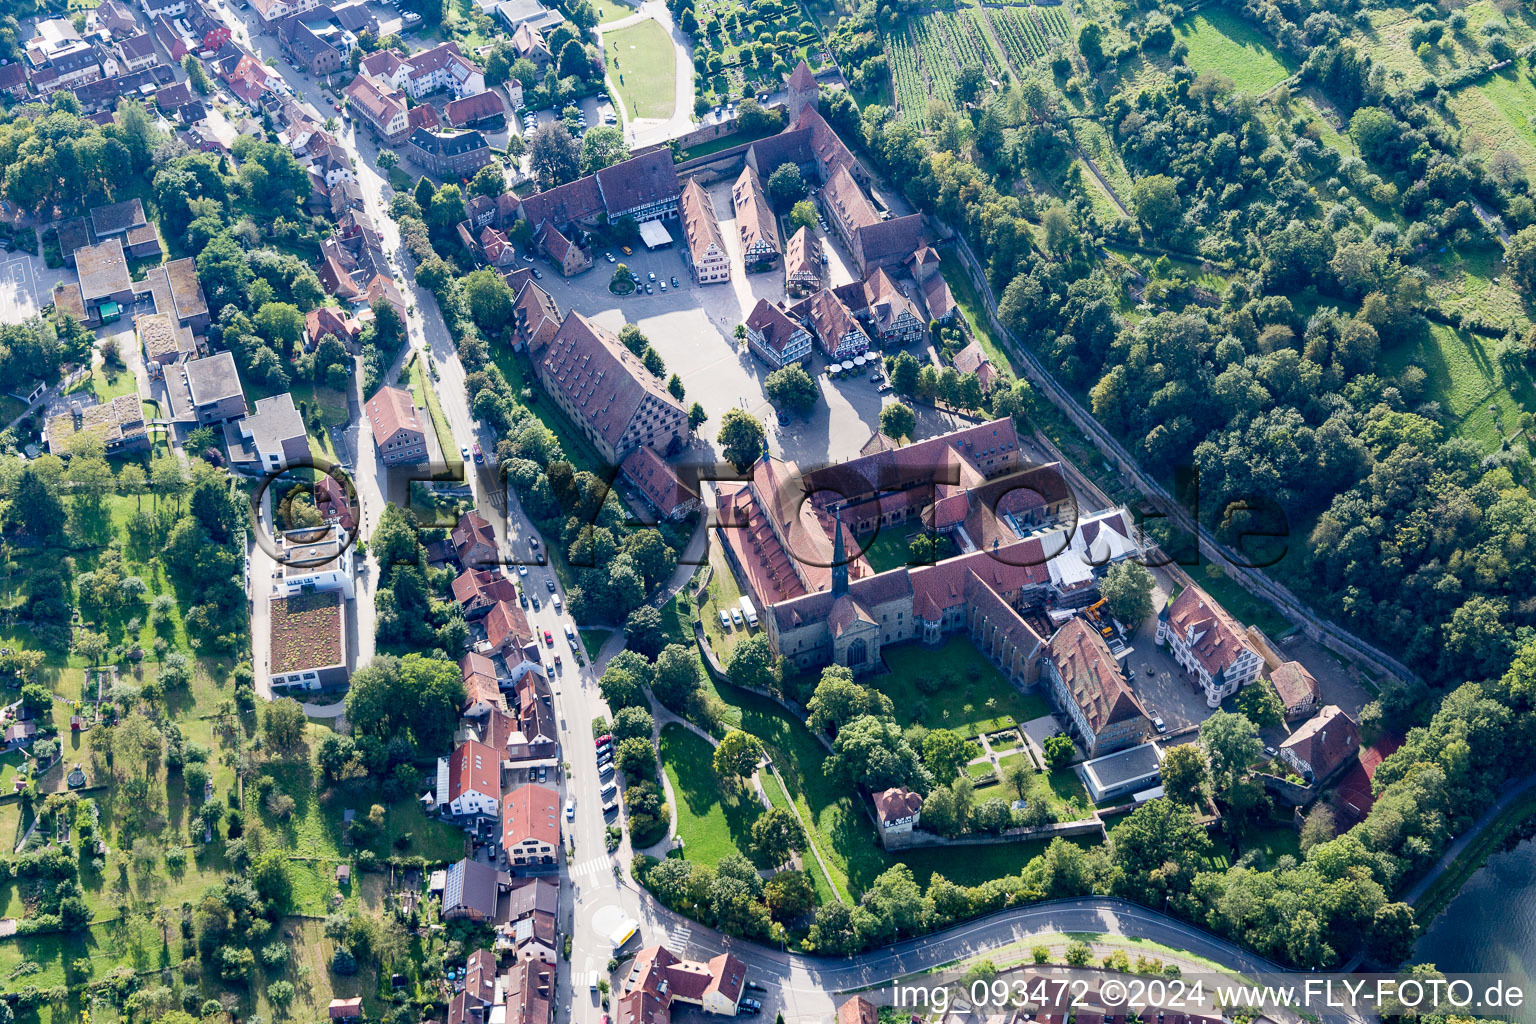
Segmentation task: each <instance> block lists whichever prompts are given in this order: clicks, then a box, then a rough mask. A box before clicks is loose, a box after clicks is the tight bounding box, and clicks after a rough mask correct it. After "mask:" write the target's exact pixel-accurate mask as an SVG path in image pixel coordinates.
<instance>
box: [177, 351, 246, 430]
mask: <svg viewBox="0 0 1536 1024" xmlns="http://www.w3.org/2000/svg"><path fill="white" fill-rule="evenodd" d="M182 376H183V378H184V379H185V383H184V386H185V387H186V390H187V397H188V399H189V401H190V403H191V407H192V415H193V416H194V417H195V418H196V419H197V422H198V423H199V424H202V425H205V426H206V425H208V424H210V423H227V422H229V421H231V420H236V419H239V418H240V417H241V416H244V415H245V414H246V411H247V409H246V404H245V391H244V389H243V388H241V386H240V371H239V370H237V369H236V368H235V357H234V355H233V354H231V353H229V352H215V353H214V354H213V355H211V356H207V357H205V358H203V359H193V360H190V361H189V362H187V363H186V364H185V365H184V366H183V367H182Z"/></svg>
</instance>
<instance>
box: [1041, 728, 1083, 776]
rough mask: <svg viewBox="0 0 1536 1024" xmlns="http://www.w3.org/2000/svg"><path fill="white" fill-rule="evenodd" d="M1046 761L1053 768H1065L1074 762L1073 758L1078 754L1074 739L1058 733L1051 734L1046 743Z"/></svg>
mask: <svg viewBox="0 0 1536 1024" xmlns="http://www.w3.org/2000/svg"><path fill="white" fill-rule="evenodd" d="M1044 748H1045V763H1046V764H1047V765H1049V766H1050V767H1052V768H1063V767H1065V766H1067V765H1068V764H1071V763H1072V758H1073V757H1075V756H1077V748H1076V747H1075V746H1073V744H1072V740H1071V739H1070V738H1069V737H1067V736H1063V735H1061V734H1060V733H1058V734H1057V735H1055V736H1049V737H1047V738H1046V741H1045V743H1044Z"/></svg>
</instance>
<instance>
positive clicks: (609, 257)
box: [603, 252, 619, 263]
mask: <svg viewBox="0 0 1536 1024" xmlns="http://www.w3.org/2000/svg"><path fill="white" fill-rule="evenodd" d="M603 259H605V260H607V261H608V262H609V263H617V262H619V260H618V257H616V256H614V254H613V253H611V252H605V253H603Z"/></svg>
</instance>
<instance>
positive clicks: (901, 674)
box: [870, 636, 1050, 736]
mask: <svg viewBox="0 0 1536 1024" xmlns="http://www.w3.org/2000/svg"><path fill="white" fill-rule="evenodd" d="M885 663H886V665H887V667H889V668H890V672H888V673H885V674H882V675H879V676H876V677H875V678H874V679H872V680H871V681H870V682H871V685H873V686H875V687H876V688H877V689H879V690H880V691H881V692H882V693H884V694H886V695H887V696H889V697H890V698H891V702H892V703H893V704H895V705H896V719H897V721H900V722H904V723H911V724H917V725H923V726H926V727H928V728H930V729H954V730H956V731H957V732H960V733H963V734H964V735H966V736H974V735H976V734H977V733H983V732H995V731H997V730H999V729H1006V728H1008V727H1009V726H1011V725H1016V724H1018V723H1020V722H1027V721H1029V720H1030V719H1032V718H1039V717H1040V716H1042V715H1047V714H1050V708H1049V707H1048V706H1047V705H1046V703H1045V701H1044V700H1043V699H1042V698H1041V697H1039V696H1038V695H1036V694H1023V693H1020V692H1019V691H1018V690H1016V689H1014V687H1013V685H1012V684H1011V683H1009V682H1008V681H1007V680H1006V679H1004V678H1003V677H1002V675H1001V673H999V672H998V671H997V669H995V668H993V667H992V663H991V662H989V661H987V659H986V658H984V657H983V656H982V654H981V652H980V651H978V650H977V649H976V647H975V645H974V644H972V643H971V642H970V640H968V639H967V638H965V637H962V636H951V637H949V638H948V639H947V640H945V641H944V642H943V643H942V644H940V645H939V646H938V647H928V646H925V645H923V644H902V645H901V646H900V647H892V648H888V649H887V650H886V651H885ZM920 678H929V679H934V680H935V681H936V682H937V683H938V684H939V685H938V689H937V692H935V693H924V692H922V690H921V689H920V688H919V687H918V685H917V681H918V679H920ZM989 702H990V703H989ZM967 707H969V708H970V710H969V711H967V710H966V708H967Z"/></svg>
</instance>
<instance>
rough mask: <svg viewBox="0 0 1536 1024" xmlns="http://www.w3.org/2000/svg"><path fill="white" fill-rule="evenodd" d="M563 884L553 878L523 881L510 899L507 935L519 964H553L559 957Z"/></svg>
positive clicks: (516, 886) (516, 887)
mask: <svg viewBox="0 0 1536 1024" xmlns="http://www.w3.org/2000/svg"><path fill="white" fill-rule="evenodd" d="M559 900H560V884H559V883H558V882H557V881H555V880H554V879H553V878H543V877H539V878H523V879H519V880H518V882H517V884H515V885H513V887H512V892H511V894H510V895H509V897H508V904H509V907H508V912H507V925H506V932H507V933H508V937H509V940H510V943H511V946H512V949H513V952H514V954H515V955H516V957H517V959H518V960H537V961H539V962H540V963H545V964H553V963H555V958H556V956H557V955H558V947H559V935H558V931H557V929H556V920H557V917H556V915H557V914H558V913H559Z"/></svg>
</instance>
